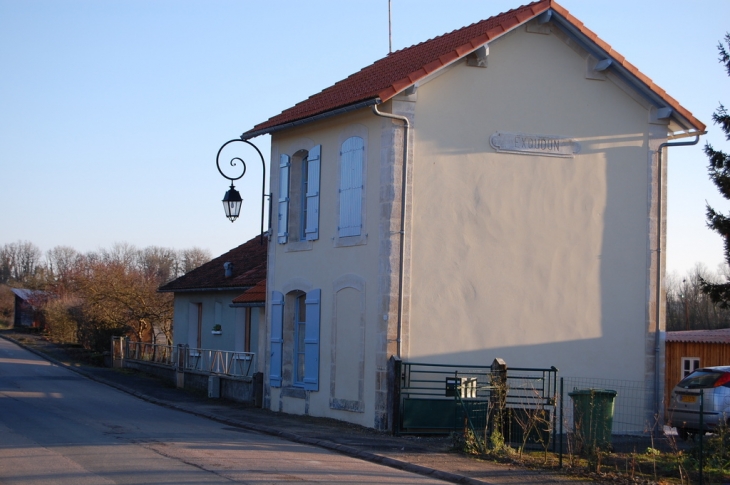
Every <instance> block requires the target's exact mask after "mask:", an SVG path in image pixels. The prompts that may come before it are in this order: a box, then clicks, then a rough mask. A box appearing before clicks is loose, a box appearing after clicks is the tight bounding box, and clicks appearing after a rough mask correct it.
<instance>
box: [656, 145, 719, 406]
mask: <svg viewBox="0 0 730 485" xmlns="http://www.w3.org/2000/svg"><path fill="white" fill-rule="evenodd" d="M706 133H707V132H706V131H703V132H702V133H697V134H695V137H696V138H695V140H694V141H683V142H675V143H669V142H665V143H662V144H661V145H659V149H658V150H657V175H658V181H657V217H656V239H657V241H656V246H657V247H656V304H655V305H654V306H655V307H656V308H655V310H656V313H655V316H654V319H655V322H654V415H655V416H659V415H660V412H659V411H660V407H661V403H662V399H661V398H660V397H659V389H660V388H661V383H660V380H659V376H660V374H661V372H660V371H661V362H660V360H659V354H660V353H661V352H660V351H661V343H660V342H661V339H660V337H659V333H660V330H661V328H660V325H659V323H660V320H659V318H660V317H661V312H662V306H661V301H662V210H663V207H662V151H663V150H664V148H666V147H682V146H691V145H696V144H697V143H698V142H699V141H700V136H702V135H704V134H706Z"/></svg>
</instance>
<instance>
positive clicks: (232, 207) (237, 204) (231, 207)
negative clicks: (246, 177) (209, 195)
mask: <svg viewBox="0 0 730 485" xmlns="http://www.w3.org/2000/svg"><path fill="white" fill-rule="evenodd" d="M242 203H243V199H242V198H241V194H240V193H239V192H238V191H237V190H236V188H235V187H234V186H233V182H231V188H230V189H228V191H227V192H226V195H224V196H223V210H224V211H226V217H227V218H228V220H230V221H231V222H233V221H235V220H236V219H238V216H239V214H240V213H241V204H242Z"/></svg>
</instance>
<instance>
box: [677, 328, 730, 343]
mask: <svg viewBox="0 0 730 485" xmlns="http://www.w3.org/2000/svg"><path fill="white" fill-rule="evenodd" d="M666 341H667V342H688V343H707V344H730V328H720V329H717V330H683V331H680V332H667V337H666Z"/></svg>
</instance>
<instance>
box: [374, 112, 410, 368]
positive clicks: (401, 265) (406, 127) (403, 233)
mask: <svg viewBox="0 0 730 485" xmlns="http://www.w3.org/2000/svg"><path fill="white" fill-rule="evenodd" d="M373 113H375V114H376V115H377V116H382V117H383V118H391V119H394V120H400V121H402V122H403V169H402V170H403V173H402V175H401V196H400V198H401V202H400V263H399V265H398V340H397V343H398V357H399V358H400V357H401V350H402V349H401V346H402V340H403V339H402V333H403V271H404V260H405V254H406V250H405V247H406V244H405V242H406V192H407V190H406V189H407V186H408V133H409V130H410V127H411V122H410V121H409V120H408V118H406V117H405V116H400V115H394V114H391V113H383V112H381V111H378V106H377V105H375V104H374V105H373Z"/></svg>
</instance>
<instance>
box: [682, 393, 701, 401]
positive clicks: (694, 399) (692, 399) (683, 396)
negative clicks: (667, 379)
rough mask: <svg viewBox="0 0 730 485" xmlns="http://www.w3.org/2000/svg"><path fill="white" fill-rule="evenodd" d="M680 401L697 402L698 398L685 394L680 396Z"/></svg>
mask: <svg viewBox="0 0 730 485" xmlns="http://www.w3.org/2000/svg"><path fill="white" fill-rule="evenodd" d="M679 400H680V401H682V402H697V396H688V395H686V394H683V395H681V396H679Z"/></svg>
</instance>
